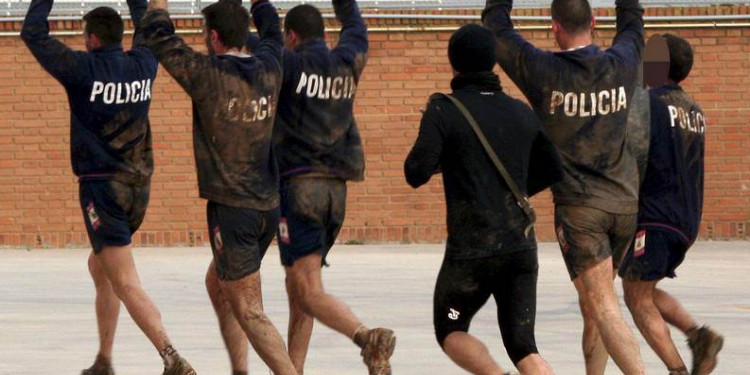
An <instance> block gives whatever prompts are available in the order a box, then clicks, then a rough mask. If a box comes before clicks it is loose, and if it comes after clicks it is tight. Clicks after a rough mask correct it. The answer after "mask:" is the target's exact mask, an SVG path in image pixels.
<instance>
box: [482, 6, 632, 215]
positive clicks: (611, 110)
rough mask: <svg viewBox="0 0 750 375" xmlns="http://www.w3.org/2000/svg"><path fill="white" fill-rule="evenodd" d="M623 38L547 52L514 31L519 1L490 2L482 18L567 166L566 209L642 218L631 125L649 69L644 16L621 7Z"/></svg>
mask: <svg viewBox="0 0 750 375" xmlns="http://www.w3.org/2000/svg"><path fill="white" fill-rule="evenodd" d="M615 4H616V12H617V34H616V35H615V38H614V41H613V42H612V47H611V48H609V49H607V50H606V51H603V50H601V49H599V47H597V46H596V45H593V44H592V45H589V46H585V47H582V48H578V49H575V50H572V51H564V52H556V53H553V52H547V51H542V50H540V49H537V48H536V47H534V46H533V45H532V44H531V43H529V42H527V41H526V40H524V39H523V37H521V35H519V34H518V33H517V32H515V31H514V30H513V24H512V22H511V20H510V11H511V8H512V0H488V1H487V8H486V9H485V11H484V13H483V15H482V17H483V21H484V25H485V26H486V27H488V28H489V29H490V30H492V31H493V32H494V33H495V36H496V37H497V41H498V56H499V63H500V66H501V67H502V68H503V70H504V71H505V72H506V73H507V74H508V76H509V77H510V78H511V79H512V80H513V82H515V83H516V85H517V86H518V88H519V89H521V91H522V92H523V93H524V95H525V96H526V98H527V99H528V100H529V102H530V103H531V106H532V107H533V108H534V111H535V112H536V114H537V115H538V116H539V118H540V119H541V121H542V124H543V125H544V127H545V129H546V130H547V133H548V134H549V136H550V138H552V141H553V142H554V143H555V144H556V145H557V146H558V148H559V149H560V153H561V155H562V158H563V161H564V169H565V175H564V178H563V181H562V182H560V183H558V184H556V185H555V186H553V187H552V192H553V194H554V200H555V203H556V204H559V205H582V206H588V207H594V208H598V209H601V210H604V211H607V212H610V213H615V214H635V213H636V212H637V211H638V182H639V178H638V166H637V162H636V157H635V156H634V155H633V153H632V152H631V150H630V148H629V147H628V145H627V144H628V142H627V139H626V138H627V118H628V112H629V111H630V108H631V106H632V103H631V99H632V96H633V91H634V89H635V86H636V82H637V76H638V69H639V67H640V65H641V53H642V51H643V48H644V41H643V9H642V8H641V6H640V4H639V3H638V0H617V1H616V2H615Z"/></svg>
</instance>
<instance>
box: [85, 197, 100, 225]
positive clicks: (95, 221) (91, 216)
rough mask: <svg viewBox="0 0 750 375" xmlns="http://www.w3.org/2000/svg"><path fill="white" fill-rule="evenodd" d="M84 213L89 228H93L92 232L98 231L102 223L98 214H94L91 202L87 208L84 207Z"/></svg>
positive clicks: (94, 210)
mask: <svg viewBox="0 0 750 375" xmlns="http://www.w3.org/2000/svg"><path fill="white" fill-rule="evenodd" d="M86 213H88V216H89V223H91V227H92V228H94V230H97V229H99V227H100V226H101V225H102V221H101V220H100V219H99V214H97V213H96V209H95V208H94V202H91V203H89V205H88V206H86Z"/></svg>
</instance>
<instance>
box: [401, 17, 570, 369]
mask: <svg viewBox="0 0 750 375" xmlns="http://www.w3.org/2000/svg"><path fill="white" fill-rule="evenodd" d="M448 54H449V58H450V62H451V66H452V67H453V70H454V75H455V76H454V78H453V80H452V82H451V87H452V88H453V93H452V95H453V96H454V97H455V98H456V99H458V100H459V101H460V102H461V103H462V104H463V105H464V106H465V107H466V108H467V109H468V111H469V112H470V113H471V114H472V116H473V117H474V118H475V120H476V122H477V123H478V126H479V128H480V129H481V131H482V132H483V133H484V134H485V136H486V138H487V140H488V143H489V144H490V146H491V148H492V149H493V151H494V152H495V153H496V154H497V155H498V158H499V159H500V160H501V162H502V163H503V164H504V166H505V168H506V169H507V171H508V173H509V174H510V176H511V177H512V179H513V180H514V182H515V184H516V185H517V186H518V188H519V190H521V192H522V193H523V194H525V195H533V194H536V193H538V192H540V191H541V190H544V189H545V188H547V187H548V186H550V185H551V184H553V183H555V182H556V181H559V180H560V178H561V177H562V169H561V161H560V156H559V154H558V153H557V150H556V148H555V147H554V146H553V145H552V142H551V141H550V139H549V138H548V137H547V135H546V134H545V133H544V131H543V130H542V128H541V124H540V123H539V120H538V119H537V117H536V115H534V113H533V112H532V111H531V109H530V108H529V107H528V106H527V105H525V104H524V103H522V102H520V101H518V100H515V99H512V98H510V97H509V96H508V95H506V94H504V93H503V91H502V88H501V87H500V80H499V78H498V76H497V75H495V74H494V73H493V72H492V68H493V67H494V65H495V63H496V61H497V58H496V55H495V40H494V36H493V35H492V33H491V32H490V31H489V30H487V29H485V28H483V27H481V26H477V25H467V26H464V27H462V28H460V29H459V30H458V31H457V32H456V33H455V34H454V35H453V37H452V38H451V40H450V44H449V46H448ZM404 167H405V174H406V180H407V182H408V183H409V185H411V186H412V187H415V188H416V187H419V186H421V185H424V184H425V183H427V182H428V181H429V180H430V178H431V177H432V175H433V174H435V173H439V172H440V171H442V174H443V185H444V188H445V198H446V203H447V205H448V241H447V246H446V252H445V259H444V261H443V265H442V268H441V270H440V275H439V276H438V280H437V285H436V286H435V297H434V310H433V314H434V315H433V319H434V325H435V334H436V336H437V340H438V343H439V344H440V346H441V347H442V348H443V350H444V351H445V353H446V354H447V355H448V356H449V357H450V358H451V359H452V360H453V361H454V362H455V363H456V364H458V365H459V366H461V367H462V368H463V369H465V370H466V371H469V372H471V373H474V374H496V373H503V370H501V368H500V366H499V365H498V364H497V363H496V362H495V361H494V360H493V359H492V357H491V356H490V354H489V351H488V350H487V347H486V346H485V345H484V344H482V343H481V342H480V341H479V340H477V339H476V338H475V337H473V336H471V335H469V334H468V329H469V324H470V323H471V319H472V317H473V316H474V314H476V313H477V311H479V309H480V308H481V307H482V305H484V303H485V302H487V300H488V299H489V297H490V296H493V297H494V298H495V302H496V303H497V308H498V322H499V324H500V331H501V333H502V336H503V343H504V344H505V348H506V350H507V352H508V355H509V357H510V359H511V360H512V361H513V363H514V364H515V365H516V367H517V368H518V369H519V370H520V371H521V372H522V373H534V374H552V370H551V369H550V367H549V365H548V364H547V363H546V362H545V361H544V360H543V359H542V357H541V356H540V355H539V354H538V351H537V348H536V343H535V339H534V320H535V317H536V282H537V270H538V261H537V246H536V239H535V237H534V232H533V230H532V231H531V232H529V233H528V235H526V233H524V232H525V228H526V227H527V226H528V225H529V220H528V218H527V217H526V215H525V214H524V212H523V211H522V210H521V208H520V207H519V205H518V204H517V201H516V199H515V197H514V195H513V194H512V192H511V190H510V189H509V187H508V185H507V184H506V182H505V180H504V179H503V177H502V176H501V174H500V172H499V171H498V169H497V168H496V167H495V166H494V165H493V163H492V161H491V160H490V158H489V156H488V154H487V153H486V152H485V149H484V148H483V146H482V145H481V144H480V141H479V138H478V137H477V135H476V134H475V133H474V132H473V130H472V128H471V126H470V125H469V123H468V122H467V119H466V118H465V117H464V116H463V115H462V114H461V112H459V109H458V108H457V107H456V106H455V105H454V104H453V103H452V102H451V101H450V100H449V99H448V98H446V97H445V96H442V97H441V96H436V97H434V99H433V100H431V101H430V103H429V104H428V106H427V109H426V111H425V113H424V116H423V117H422V123H421V126H420V129H419V136H418V138H417V141H416V143H415V144H414V148H413V149H412V151H411V153H410V154H409V156H408V158H407V159H406V163H405V166H404Z"/></svg>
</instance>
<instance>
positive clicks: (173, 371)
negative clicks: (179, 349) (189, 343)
mask: <svg viewBox="0 0 750 375" xmlns="http://www.w3.org/2000/svg"><path fill="white" fill-rule="evenodd" d="M162 375H197V373H196V372H195V370H193V367H191V366H190V364H189V363H188V361H186V360H185V358H182V357H180V358H179V359H178V360H177V362H175V364H174V365H172V367H170V368H169V369H166V368H165V369H164V373H163V374H162Z"/></svg>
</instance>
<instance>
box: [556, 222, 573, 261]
mask: <svg viewBox="0 0 750 375" xmlns="http://www.w3.org/2000/svg"><path fill="white" fill-rule="evenodd" d="M557 242H559V243H560V250H562V252H563V254H565V253H567V252H568V250H570V244H569V243H568V241H566V240H565V228H563V226H562V225H560V226H558V227H557Z"/></svg>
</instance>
